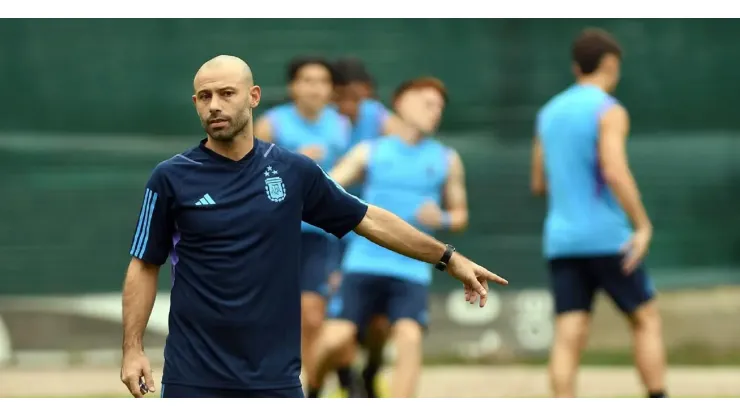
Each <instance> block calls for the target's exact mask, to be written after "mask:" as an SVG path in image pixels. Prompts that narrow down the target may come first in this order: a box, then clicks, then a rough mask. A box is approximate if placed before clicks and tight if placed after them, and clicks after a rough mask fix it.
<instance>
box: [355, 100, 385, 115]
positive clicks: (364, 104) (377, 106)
mask: <svg viewBox="0 0 740 416" xmlns="http://www.w3.org/2000/svg"><path fill="white" fill-rule="evenodd" d="M385 110H386V108H385V105H384V104H383V103H381V102H380V101H378V100H376V99H374V98H366V99H364V100H362V101H361V102H360V111H368V112H380V111H385Z"/></svg>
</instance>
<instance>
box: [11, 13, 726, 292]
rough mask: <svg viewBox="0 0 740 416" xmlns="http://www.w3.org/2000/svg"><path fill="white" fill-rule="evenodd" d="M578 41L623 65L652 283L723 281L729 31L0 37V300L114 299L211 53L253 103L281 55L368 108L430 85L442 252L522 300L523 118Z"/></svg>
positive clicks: (137, 31)
mask: <svg viewBox="0 0 740 416" xmlns="http://www.w3.org/2000/svg"><path fill="white" fill-rule="evenodd" d="M587 25H599V26H603V27H606V28H607V29H610V30H612V31H613V32H614V33H615V34H616V35H617V37H618V38H619V39H620V40H621V41H622V43H623V45H624V48H625V64H624V71H623V82H622V84H621V86H620V88H619V91H618V94H617V95H618V97H619V98H620V99H621V100H622V101H623V102H624V103H625V104H626V105H627V106H628V108H629V109H630V112H631V115H632V118H633V132H634V135H633V138H632V139H631V142H630V156H631V158H632V163H633V165H634V170H635V173H636V176H637V178H638V180H639V181H640V185H641V187H642V189H643V193H644V196H645V201H646V204H647V206H648V209H649V211H650V213H651V214H652V216H653V219H654V222H655V225H656V236H655V244H654V247H653V250H652V254H651V256H650V265H651V266H652V270H653V271H654V273H655V274H656V276H657V277H658V279H659V281H660V283H661V284H663V285H664V286H680V285H699V284H705V283H707V284H716V283H719V282H733V281H734V282H736V283H740V280H738V279H739V278H738V276H740V273H735V272H736V268H737V267H738V266H739V265H738V263H739V262H740V237H738V236H739V235H740V234H738V233H739V230H740V216H738V215H737V214H736V212H737V208H736V207H737V205H738V203H740V198H738V196H737V195H739V194H740V173H739V172H738V167H737V165H738V163H737V162H736V161H737V160H740V142H739V141H738V140H740V117H737V115H736V112H737V110H736V105H735V101H734V94H735V93H736V90H737V88H735V87H733V86H734V85H736V84H737V81H736V79H735V78H736V74H735V72H736V70H735V69H736V68H737V65H736V64H737V63H740V48H737V47H735V46H734V40H735V39H738V38H740V25H737V24H733V23H732V21H730V20H712V21H705V20H686V21H680V20H646V21H636V20H626V19H625V20H606V21H603V20H602V21H587V22H584V21H577V20H557V21H555V20H509V21H504V20H385V19H380V20H357V19H355V20H352V21H342V20H322V21H316V20H306V19H302V20H241V21H240V20H155V19H151V20H3V21H2V24H0V48H1V49H2V57H0V59H2V65H0V79H3V80H4V84H3V85H4V88H3V93H4V95H3V100H1V101H0V178H2V179H0V192H1V193H0V195H2V196H3V201H4V202H3V204H0V215H2V232H1V233H0V294H2V293H30V292H34V293H38V292H44V293H56V292H66V293H70V292H80V291H110V290H117V288H118V287H119V286H120V281H121V277H122V274H123V272H124V268H125V265H126V262H127V253H128V245H129V242H130V238H131V227H133V226H134V224H135V221H136V218H135V216H136V212H137V210H138V208H139V205H140V203H141V192H142V189H143V184H144V182H145V180H146V178H147V176H148V174H149V172H150V171H151V169H152V168H153V167H154V166H155V164H156V163H157V162H158V161H160V160H163V159H165V158H167V157H169V156H170V155H172V154H174V153H176V152H178V151H180V150H182V149H183V148H185V147H188V146H190V145H192V144H194V143H195V141H196V140H197V139H198V137H200V135H201V133H200V127H199V125H198V122H197V118H196V116H195V113H194V111H193V109H192V105H191V102H190V94H191V88H192V86H191V82H192V77H193V75H194V73H195V71H196V70H197V68H198V67H199V65H200V64H201V63H202V62H204V61H205V60H207V59H208V58H210V57H212V56H214V55H217V54H222V53H225V54H236V55H239V56H242V57H245V58H246V59H247V60H248V61H249V62H250V64H251V65H252V66H253V69H254V71H255V74H256V79H257V81H258V83H260V84H262V86H263V87H264V90H265V94H266V97H265V102H266V104H270V103H274V102H277V101H279V100H280V99H281V98H282V97H283V93H284V65H285V63H286V62H287V61H288V60H289V59H290V57H291V56H293V55H296V54H308V53H320V54H327V55H330V56H340V55H344V54H353V55H356V56H359V57H362V58H365V59H366V60H367V62H368V65H369V67H370V68H371V70H372V71H373V73H374V74H376V76H377V80H378V83H379V85H380V94H381V96H382V97H384V98H387V97H388V96H389V95H390V91H392V89H393V88H394V86H395V84H397V83H398V82H399V81H401V80H402V79H404V78H407V77H411V76H416V75H420V74H434V75H437V76H439V77H441V78H443V79H444V80H445V82H447V83H448V84H449V87H450V90H451V94H452V101H451V103H450V106H449V109H448V112H447V115H446V119H445V122H444V125H443V131H444V136H447V137H448V142H449V143H450V144H451V145H453V146H455V147H457V148H458V150H459V151H460V153H461V154H462V156H463V159H464V161H465V163H466V165H467V170H468V185H469V188H470V204H471V210H472V213H471V218H472V224H471V227H470V229H469V231H468V232H467V233H466V234H465V235H463V236H460V237H453V240H452V241H454V242H455V243H456V244H457V245H458V246H459V247H460V248H461V249H462V250H464V251H465V252H466V253H468V254H470V255H471V257H474V258H475V259H476V260H479V261H480V262H481V263H483V264H485V265H487V266H490V267H491V268H493V269H495V270H496V271H499V272H500V273H502V274H504V275H506V276H507V277H509V278H510V279H511V280H512V282H513V283H515V284H516V286H515V287H516V288H519V287H531V286H538V285H539V286H541V285H543V284H544V282H545V280H544V273H543V271H544V270H543V267H542V262H541V261H540V254H539V252H540V239H539V232H540V227H541V222H542V218H543V214H544V201H541V200H536V199H533V198H531V197H530V196H529V194H528V164H529V141H530V135H531V131H532V120H533V117H534V114H535V112H536V110H537V107H538V106H540V105H541V104H542V103H543V102H544V101H545V100H546V99H547V98H548V97H549V96H550V95H552V94H553V93H555V92H557V91H558V90H560V89H562V88H564V87H565V86H566V85H567V84H568V83H569V82H570V74H569V45H570V41H571V38H572V37H573V36H574V35H575V34H576V33H577V32H578V31H579V30H580V28H582V27H584V26H587ZM718 132H719V133H718ZM721 132H726V133H721ZM124 135H125V136H124ZM183 137H189V138H185V139H183ZM167 272H168V271H167ZM440 282H442V280H440ZM162 285H163V286H162V287H163V288H165V287H166V285H167V280H166V279H165V280H163V283H162ZM449 285H451V283H447V284H446V283H439V287H440V288H442V287H449Z"/></svg>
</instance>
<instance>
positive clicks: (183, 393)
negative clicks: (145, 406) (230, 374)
mask: <svg viewBox="0 0 740 416" xmlns="http://www.w3.org/2000/svg"><path fill="white" fill-rule="evenodd" d="M159 397H162V398H165V399H174V398H178V399H180V398H193V399H257V398H267V399H301V398H303V397H304V395H303V389H302V388H301V387H290V388H287V389H274V390H232V389H212V388H204V387H194V386H184V385H182V384H167V385H165V384H162V385H161V386H160V390H159Z"/></svg>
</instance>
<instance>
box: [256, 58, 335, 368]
mask: <svg viewBox="0 0 740 416" xmlns="http://www.w3.org/2000/svg"><path fill="white" fill-rule="evenodd" d="M334 81H335V73H334V71H333V68H332V67H331V65H330V64H329V63H328V62H327V61H326V60H324V59H322V58H316V57H300V58H296V59H294V60H293V61H292V62H290V64H289V65H288V83H289V91H290V96H291V99H292V102H291V103H288V104H283V105H279V106H277V107H274V108H272V109H270V110H268V111H267V113H266V114H265V115H264V116H263V117H262V118H260V119H259V120H258V121H257V123H256V125H255V135H256V136H257V137H258V138H260V139H261V140H265V141H272V142H274V143H276V144H277V145H279V146H281V147H284V148H286V149H289V150H292V151H296V152H299V153H302V154H304V155H306V156H308V157H310V158H311V159H313V160H314V161H316V162H317V163H318V164H319V166H321V167H322V168H323V169H324V170H325V171H328V170H329V169H331V168H332V167H333V165H334V163H335V162H336V160H337V158H338V157H339V156H341V155H342V154H343V153H344V152H345V151H346V150H347V149H348V146H349V142H350V124H349V120H348V119H347V117H345V116H342V115H341V114H339V112H337V111H336V110H335V109H334V108H333V107H331V106H330V105H329V104H330V101H331V98H332V92H333V84H334ZM338 245H339V242H338V241H337V240H336V239H335V238H334V237H331V236H329V235H328V234H326V233H325V232H324V231H323V230H321V229H320V228H318V227H314V226H311V225H310V224H307V223H304V224H303V233H302V234H301V263H300V271H301V291H302V295H301V301H302V305H303V306H302V317H303V332H302V334H303V335H302V341H303V349H302V351H303V353H302V354H303V363H304V365H306V367H307V368H309V367H310V366H308V365H307V364H308V363H309V362H310V360H311V357H313V355H314V354H313V352H312V348H313V344H314V341H315V339H316V337H317V335H318V332H319V330H320V328H321V324H322V322H323V320H324V315H325V310H326V297H327V296H328V295H329V283H328V280H329V275H330V274H331V273H332V272H333V271H334V269H335V268H336V267H335V266H334V264H333V263H334V261H333V260H334V258H335V257H336V254H335V252H336V251H337V250H338V247H337V246H338Z"/></svg>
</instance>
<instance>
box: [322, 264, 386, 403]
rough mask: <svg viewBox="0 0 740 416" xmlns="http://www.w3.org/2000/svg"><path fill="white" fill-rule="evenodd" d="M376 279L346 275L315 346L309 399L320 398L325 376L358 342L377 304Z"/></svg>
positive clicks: (339, 363)
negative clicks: (360, 331) (361, 331)
mask: <svg viewBox="0 0 740 416" xmlns="http://www.w3.org/2000/svg"><path fill="white" fill-rule="evenodd" d="M376 280H377V278H375V277H373V276H365V275H354V274H347V275H346V276H344V278H343V279H342V284H341V286H340V288H339V293H338V296H337V298H336V299H333V300H332V305H331V308H330V309H331V315H330V318H329V319H328V320H327V321H326V322H324V325H323V327H322V329H321V334H320V335H319V337H318V340H317V342H316V350H315V356H314V357H313V360H312V361H311V362H312V365H313V366H314V367H313V368H311V369H309V372H308V387H309V397H318V395H319V392H320V390H321V388H322V387H323V384H324V377H325V376H326V374H327V373H328V372H330V371H332V370H334V369H336V368H337V367H338V366H339V365H342V364H344V363H341V362H338V360H337V359H338V358H341V357H342V351H343V350H344V348H346V346H347V345H348V344H350V343H354V342H356V337H357V332H358V328H362V327H363V326H364V325H366V323H367V320H368V319H369V317H370V313H371V312H372V305H373V303H374V302H375V300H376V297H377V294H376V286H377V283H376Z"/></svg>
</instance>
